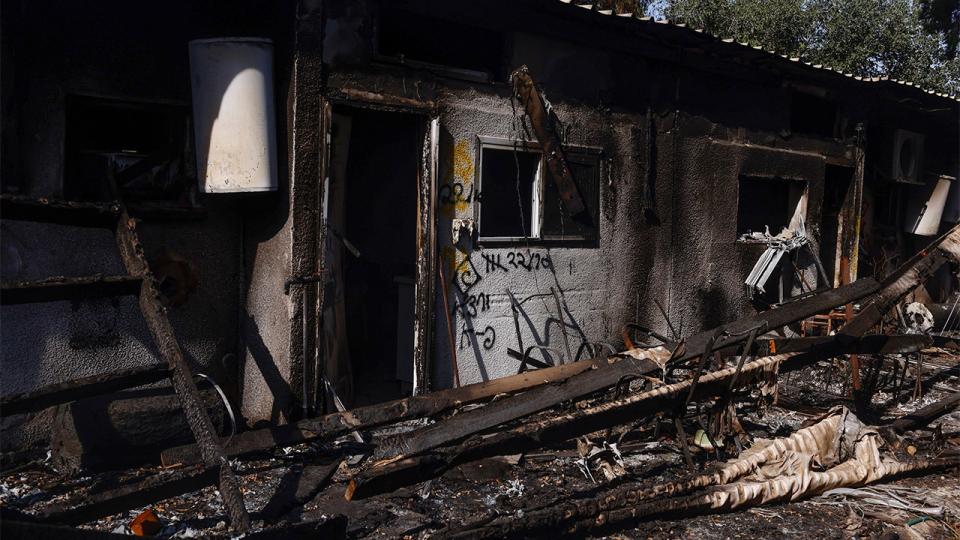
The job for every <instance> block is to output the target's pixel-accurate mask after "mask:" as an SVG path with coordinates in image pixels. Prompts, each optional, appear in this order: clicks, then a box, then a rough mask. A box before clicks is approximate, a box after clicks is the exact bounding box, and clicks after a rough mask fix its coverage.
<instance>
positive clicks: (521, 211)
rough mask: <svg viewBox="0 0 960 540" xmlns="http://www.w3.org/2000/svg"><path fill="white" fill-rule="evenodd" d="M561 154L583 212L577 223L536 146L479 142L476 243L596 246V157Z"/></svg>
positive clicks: (595, 154) (593, 152)
mask: <svg viewBox="0 0 960 540" xmlns="http://www.w3.org/2000/svg"><path fill="white" fill-rule="evenodd" d="M565 153H566V157H567V165H568V166H569V167H570V171H571V172H572V173H573V178H574V182H575V183H576V184H577V189H578V190H579V192H580V195H581V198H582V199H583V201H584V204H585V205H586V207H587V211H586V212H585V214H584V215H583V216H582V217H580V218H579V219H577V220H574V219H572V218H571V216H570V215H569V213H568V212H567V210H566V209H565V208H564V206H563V203H562V201H561V199H560V193H559V191H558V189H557V186H556V183H555V182H553V181H552V179H551V178H550V176H549V174H550V173H549V170H548V168H547V166H546V163H544V160H543V155H542V152H541V151H540V148H539V146H538V145H535V144H532V143H524V142H512V141H508V140H503V139H492V138H488V137H483V138H481V143H480V160H479V162H480V167H479V181H478V193H479V195H478V196H477V201H478V207H479V217H478V225H479V229H480V239H481V240H482V241H488V242H489V241H504V242H508V241H517V240H541V241H573V242H592V241H595V240H596V236H597V235H596V230H597V226H598V213H597V212H598V208H599V192H600V154H599V151H598V150H596V149H565Z"/></svg>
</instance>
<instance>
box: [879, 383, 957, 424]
mask: <svg viewBox="0 0 960 540" xmlns="http://www.w3.org/2000/svg"><path fill="white" fill-rule="evenodd" d="M957 407H960V392H956V393H953V394H950V395H949V396H947V397H945V398H943V399H941V400H940V401H936V402H934V403H931V404H929V405H927V406H926V407H923V408H920V409H917V410H916V411H914V412H912V413H910V414H907V415H905V416H902V417H900V418H898V419H897V420H895V421H894V422H893V423H892V424H890V426H889V427H890V429H892V430H893V431H894V432H895V433H903V432H905V431H910V430H911V429H917V428H919V427H923V426H925V425H927V424H929V423H930V422H933V421H934V420H936V419H937V418H940V417H941V416H943V415H945V414H948V413H950V412H952V411H953V410H954V409H956V408H957Z"/></svg>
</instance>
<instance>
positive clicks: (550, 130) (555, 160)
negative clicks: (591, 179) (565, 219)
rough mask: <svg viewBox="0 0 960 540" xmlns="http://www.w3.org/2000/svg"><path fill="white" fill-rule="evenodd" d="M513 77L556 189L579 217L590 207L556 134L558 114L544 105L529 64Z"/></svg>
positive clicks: (574, 216) (516, 92)
mask: <svg viewBox="0 0 960 540" xmlns="http://www.w3.org/2000/svg"><path fill="white" fill-rule="evenodd" d="M510 81H511V82H512V83H513V92H514V94H516V96H517V99H518V100H519V101H520V103H521V104H523V108H524V110H525V111H526V113H527V118H529V119H530V126H531V127H532V128H533V133H534V135H535V136H536V137H537V141H538V142H539V143H540V146H541V147H542V148H543V157H544V160H545V161H546V162H547V169H548V170H549V171H550V178H551V179H552V180H553V182H554V184H556V186H557V192H558V193H559V194H560V199H561V200H562V201H563V207H564V209H566V211H567V213H568V214H569V215H570V217H572V218H579V217H580V216H581V215H582V214H584V213H585V212H586V211H587V207H586V206H585V205H584V203H583V198H581V197H580V190H579V189H577V184H576V182H575V181H574V179H573V173H572V172H570V166H569V165H567V158H566V156H565V155H564V151H563V144H561V138H560V136H559V135H558V134H557V129H556V127H557V126H556V125H557V124H558V123H559V122H558V121H557V117H556V114H555V113H554V112H553V111H552V110H548V109H547V107H546V106H545V105H544V102H543V97H542V96H541V95H540V92H539V90H537V87H536V85H535V84H534V82H533V78H532V77H531V76H530V72H529V70H528V69H527V66H521V67H519V68H517V69H516V70H514V72H513V73H511V74H510ZM578 221H580V222H581V223H589V219H586V220H584V219H578ZM591 226H593V225H591Z"/></svg>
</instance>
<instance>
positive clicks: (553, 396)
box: [384, 358, 660, 455]
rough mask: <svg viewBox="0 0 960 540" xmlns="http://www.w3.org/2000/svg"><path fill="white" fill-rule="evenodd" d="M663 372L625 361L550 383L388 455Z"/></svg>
mask: <svg viewBox="0 0 960 540" xmlns="http://www.w3.org/2000/svg"><path fill="white" fill-rule="evenodd" d="M659 369H660V366H659V365H658V364H656V363H655V362H653V361H650V360H638V359H635V358H624V359H621V360H620V361H619V362H616V363H615V364H612V365H610V366H607V367H604V368H601V369H595V370H592V371H588V372H584V373H581V374H579V375H577V376H576V377H571V378H569V379H567V380H565V381H561V382H558V383H553V384H547V385H543V386H539V387H537V388H533V389H531V390H528V391H526V392H524V393H522V394H520V395H517V396H513V397H510V398H506V399H501V400H499V401H495V402H493V403H491V404H489V405H487V406H485V407H482V408H480V409H475V410H473V411H469V412H466V413H462V414H458V415H456V416H453V417H451V418H448V419H446V420H444V421H442V422H437V423H436V424H433V425H431V426H427V427H424V428H421V429H418V430H414V431H412V432H410V433H406V434H402V435H400V436H398V437H397V438H395V439H394V440H392V441H390V442H388V443H386V444H385V445H384V446H385V447H386V448H385V449H384V450H385V452H384V453H385V455H398V454H406V455H411V454H418V453H420V452H424V451H427V450H430V449H432V448H436V447H438V446H442V445H445V444H449V443H451V442H454V441H457V440H460V439H463V438H464V437H467V436H469V435H473V434H474V433H479V432H481V431H484V430H486V429H489V428H492V427H495V426H498V425H500V424H503V423H506V422H509V421H512V420H516V419H518V418H523V417H524V416H529V415H531V414H534V413H537V412H540V411H543V410H546V409H549V408H550V407H553V406H554V405H557V404H559V403H562V402H564V401H570V400H576V399H580V398H583V397H585V396H588V395H590V394H593V393H594V392H598V391H601V390H604V389H606V388H609V387H612V386H614V385H616V384H617V383H618V382H620V381H621V380H623V379H628V378H633V377H637V376H640V375H644V374H647V373H652V372H654V371H657V370H659Z"/></svg>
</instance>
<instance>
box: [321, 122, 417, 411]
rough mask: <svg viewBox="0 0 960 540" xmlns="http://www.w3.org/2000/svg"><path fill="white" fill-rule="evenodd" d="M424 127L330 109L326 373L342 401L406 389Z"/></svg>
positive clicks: (362, 401) (354, 402)
mask: <svg viewBox="0 0 960 540" xmlns="http://www.w3.org/2000/svg"><path fill="white" fill-rule="evenodd" d="M422 133H423V118H422V116H420V115H416V114H409V113H399V112H383V111H377V110H370V109H362V108H354V107H346V106H344V107H334V109H333V115H332V125H331V145H330V150H331V153H330V167H329V172H330V185H329V187H328V197H329V199H328V201H329V207H328V219H327V238H328V241H327V254H326V262H325V265H326V267H327V268H328V269H329V271H330V272H331V273H332V278H333V279H332V281H333V288H334V291H331V292H332V293H333V294H332V295H330V296H327V300H326V301H325V304H326V309H325V312H324V332H325V335H326V336H327V346H326V349H325V350H326V351H327V354H326V357H325V373H327V374H328V377H329V378H330V379H331V382H332V383H333V384H334V386H335V388H336V390H337V393H338V395H339V396H340V397H341V399H342V400H343V401H344V402H345V403H346V405H347V406H348V407H357V406H362V405H368V404H371V403H379V402H383V401H388V400H392V399H397V398H401V397H405V396H409V395H410V393H411V390H412V384H413V373H414V350H413V344H414V321H415V318H416V309H415V299H414V283H415V281H416V275H417V257H416V249H417V217H418V195H417V194H418V174H419V160H420V156H421V134H422Z"/></svg>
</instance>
